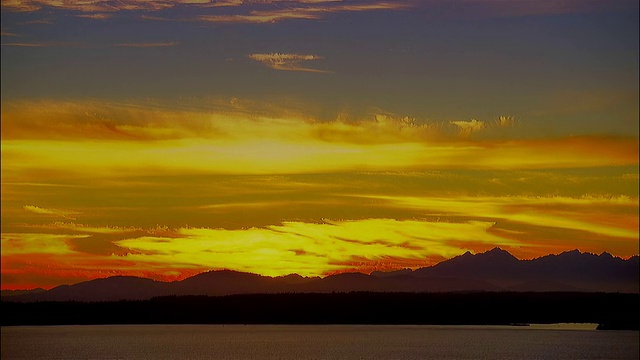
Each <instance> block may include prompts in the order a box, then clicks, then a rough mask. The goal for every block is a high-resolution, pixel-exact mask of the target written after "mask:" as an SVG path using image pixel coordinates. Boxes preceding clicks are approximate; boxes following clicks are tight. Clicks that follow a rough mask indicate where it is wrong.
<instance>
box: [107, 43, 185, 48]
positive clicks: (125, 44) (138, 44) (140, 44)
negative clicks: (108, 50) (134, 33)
mask: <svg viewBox="0 0 640 360" xmlns="http://www.w3.org/2000/svg"><path fill="white" fill-rule="evenodd" d="M177 45H178V43H177V42H159V43H122V44H115V45H114V46H117V47H137V48H154V47H168V46H177Z"/></svg>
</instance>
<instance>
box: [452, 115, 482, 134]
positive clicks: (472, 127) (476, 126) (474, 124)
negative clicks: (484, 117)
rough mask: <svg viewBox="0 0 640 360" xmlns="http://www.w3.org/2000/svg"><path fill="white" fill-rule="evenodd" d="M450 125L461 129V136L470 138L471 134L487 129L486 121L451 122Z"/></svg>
mask: <svg viewBox="0 0 640 360" xmlns="http://www.w3.org/2000/svg"><path fill="white" fill-rule="evenodd" d="M450 123H451V124H452V125H455V126H457V127H458V128H460V134H461V135H463V136H469V135H470V134H471V133H474V132H478V131H480V130H482V129H484V128H485V123H484V121H478V120H476V119H471V120H469V121H451V122H450Z"/></svg>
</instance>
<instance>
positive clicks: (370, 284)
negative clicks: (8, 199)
mask: <svg viewBox="0 0 640 360" xmlns="http://www.w3.org/2000/svg"><path fill="white" fill-rule="evenodd" d="M639 269H640V267H639V258H638V256H637V255H636V256H633V257H631V258H629V259H626V260H625V259H621V258H619V257H614V256H612V255H610V254H608V253H602V254H600V255H595V254H591V253H582V252H580V251H578V250H573V251H568V252H564V253H561V254H558V255H547V256H543V257H540V258H536V259H533V260H519V259H517V258H515V257H514V256H513V255H511V254H510V253H509V252H507V251H505V250H502V249H499V248H494V249H493V250H490V251H487V252H484V253H480V254H476V255H474V254H471V253H469V252H467V253H465V254H463V255H460V256H457V257H454V258H452V259H449V260H446V261H443V262H441V263H438V264H436V265H434V266H430V267H426V268H420V269H417V270H411V269H404V270H398V271H392V272H378V271H374V272H373V273H371V274H370V275H367V274H362V273H343V274H337V275H330V276H327V277H325V278H320V277H302V276H300V275H297V274H291V275H287V276H280V277H268V276H262V275H257V274H251V273H243V272H237V271H231V270H216V271H209V272H204V273H201V274H198V275H195V276H192V277H189V278H186V279H184V280H181V281H175V282H161V281H155V280H152V279H146V278H140V277H130V276H113V277H108V278H103V279H95V280H90V281H85V282H81V283H78V284H74V285H61V286H57V287H55V288H52V289H50V290H46V291H42V289H37V290H36V291H32V292H6V291H3V292H2V301H19V302H32V301H117V300H147V299H151V298H153V297H158V296H171V295H177V296H181V295H209V296H222V295H233V294H259V293H265V294H266V293H332V292H353V291H369V292H480V291H498V292H500V291H512V292H555V291H563V292H621V293H639V292H640V289H639Z"/></svg>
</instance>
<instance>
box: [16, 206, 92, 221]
mask: <svg viewBox="0 0 640 360" xmlns="http://www.w3.org/2000/svg"><path fill="white" fill-rule="evenodd" d="M23 209H25V210H27V211H30V212H32V213H35V214H41V215H53V216H58V217H62V218H65V219H70V220H75V217H74V216H75V215H80V214H82V213H80V212H77V211H69V210H60V209H47V208H41V207H39V206H34V205H25V206H23Z"/></svg>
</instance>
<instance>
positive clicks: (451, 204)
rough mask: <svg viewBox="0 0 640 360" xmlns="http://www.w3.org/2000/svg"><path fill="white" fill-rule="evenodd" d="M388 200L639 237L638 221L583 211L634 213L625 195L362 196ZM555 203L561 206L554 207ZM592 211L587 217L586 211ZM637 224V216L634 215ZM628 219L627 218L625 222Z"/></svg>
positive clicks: (431, 210)
mask: <svg viewBox="0 0 640 360" xmlns="http://www.w3.org/2000/svg"><path fill="white" fill-rule="evenodd" d="M364 197H370V198H375V199H380V200H385V201H388V202H389V203H390V204H393V205H395V206H398V207H408V208H415V209H422V210H424V211H425V214H427V215H441V216H451V215H454V214H455V215H460V216H463V217H466V218H485V219H503V220H505V221H510V222H518V223H522V224H527V225H534V226H545V227H554V228H562V229H569V230H578V231H585V232H591V233H594V234H599V235H603V236H607V237H619V238H627V239H636V240H637V239H638V238H639V230H638V228H637V224H634V223H633V222H626V223H624V222H623V223H613V224H611V223H607V219H606V218H605V219H603V218H602V214H600V213H598V212H592V211H594V210H590V211H585V207H587V208H589V209H597V208H599V207H602V206H618V207H623V208H626V209H627V212H629V211H630V212H631V213H634V212H636V211H637V209H638V207H639V203H638V199H637V198H635V199H631V198H629V197H626V196H620V197H613V198H605V197H581V198H572V197H560V196H554V197H526V196H502V197H484V196H476V197H457V198H437V197H410V196H377V195H374V196H364ZM557 206H562V208H561V210H557V209H556V207H557ZM590 213H591V214H593V215H592V216H589V214H590ZM635 219H636V221H635V222H636V223H637V216H636V217H635ZM628 220H629V218H628V217H627V221H628Z"/></svg>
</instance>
